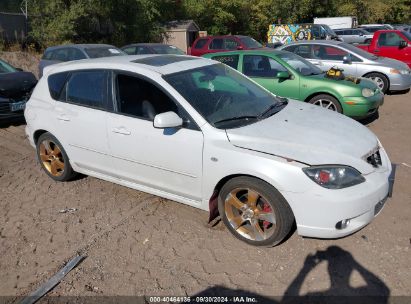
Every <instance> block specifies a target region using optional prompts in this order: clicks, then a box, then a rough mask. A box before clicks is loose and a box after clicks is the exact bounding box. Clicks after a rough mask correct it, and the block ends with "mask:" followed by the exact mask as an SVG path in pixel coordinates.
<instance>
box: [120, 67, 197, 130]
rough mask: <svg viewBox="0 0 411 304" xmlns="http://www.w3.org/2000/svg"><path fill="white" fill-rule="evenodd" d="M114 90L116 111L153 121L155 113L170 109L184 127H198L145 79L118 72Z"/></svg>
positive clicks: (166, 96) (165, 95)
mask: <svg viewBox="0 0 411 304" xmlns="http://www.w3.org/2000/svg"><path fill="white" fill-rule="evenodd" d="M116 91H117V92H116V99H117V111H118V113H122V114H126V115H131V116H134V117H137V118H142V119H147V120H150V121H153V120H154V117H155V116H156V115H157V114H160V113H164V112H169V111H172V112H175V113H177V114H178V115H179V116H180V117H181V118H182V119H183V121H184V124H185V127H187V128H189V129H198V128H197V126H196V125H195V124H194V122H192V120H191V119H190V118H189V116H188V114H187V113H186V112H185V111H184V110H183V109H182V108H181V107H180V106H177V104H176V103H175V102H174V101H173V100H172V99H171V98H170V97H169V96H168V95H167V94H166V93H164V92H163V91H162V90H160V89H159V88H158V87H157V86H155V85H154V84H152V83H151V82H149V81H147V80H144V79H142V78H139V77H136V76H131V75H126V74H120V73H119V74H117V76H116Z"/></svg>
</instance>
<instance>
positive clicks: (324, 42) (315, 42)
mask: <svg viewBox="0 0 411 304" xmlns="http://www.w3.org/2000/svg"><path fill="white" fill-rule="evenodd" d="M298 44H322V45H340V44H344V41H337V40H302V41H294V42H290V43H288V44H285V45H283V46H280V49H281V48H284V47H287V46H289V45H298Z"/></svg>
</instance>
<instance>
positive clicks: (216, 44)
mask: <svg viewBox="0 0 411 304" xmlns="http://www.w3.org/2000/svg"><path fill="white" fill-rule="evenodd" d="M209 49H210V50H222V49H224V40H223V39H222V38H215V39H213V41H211V43H210V46H209Z"/></svg>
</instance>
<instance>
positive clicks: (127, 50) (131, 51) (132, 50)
mask: <svg viewBox="0 0 411 304" xmlns="http://www.w3.org/2000/svg"><path fill="white" fill-rule="evenodd" d="M123 51H124V52H125V53H126V54H129V55H134V54H136V48H135V47H128V48H125V49H123Z"/></svg>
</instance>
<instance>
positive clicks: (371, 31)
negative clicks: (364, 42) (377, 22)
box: [365, 26, 385, 33]
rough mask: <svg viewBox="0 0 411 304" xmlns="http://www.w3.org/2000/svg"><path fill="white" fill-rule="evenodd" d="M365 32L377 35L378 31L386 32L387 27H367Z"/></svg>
mask: <svg viewBox="0 0 411 304" xmlns="http://www.w3.org/2000/svg"><path fill="white" fill-rule="evenodd" d="M365 30H366V31H367V32H369V33H375V32H376V31H380V30H385V27H383V26H371V27H365Z"/></svg>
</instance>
